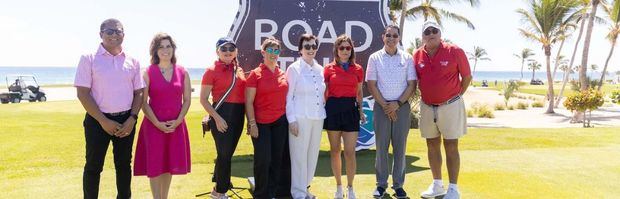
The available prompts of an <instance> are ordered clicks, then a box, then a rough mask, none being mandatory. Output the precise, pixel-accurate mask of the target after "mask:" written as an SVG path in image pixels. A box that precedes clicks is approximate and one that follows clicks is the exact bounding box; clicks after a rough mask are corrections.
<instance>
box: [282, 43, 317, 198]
mask: <svg viewBox="0 0 620 199" xmlns="http://www.w3.org/2000/svg"><path fill="white" fill-rule="evenodd" d="M317 49H318V40H317V39H316V37H315V36H314V35H310V34H303V35H301V38H299V45H298V50H299V53H300V54H301V58H300V59H298V60H297V61H295V62H293V63H292V64H291V65H290V66H289V67H288V69H287V70H286V78H287V82H288V85H289V87H288V93H287V95H286V118H287V119H288V122H289V133H290V134H291V135H292V136H289V147H290V154H291V195H292V196H293V198H294V199H304V198H314V195H312V194H310V193H309V192H308V185H310V182H311V181H312V178H313V177H314V171H315V170H316V163H317V160H318V157H319V146H320V144H321V131H322V129H323V119H325V81H324V79H323V67H322V66H321V65H319V64H318V63H317V61H316V60H314V57H315V55H316V52H317Z"/></svg>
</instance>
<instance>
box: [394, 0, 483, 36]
mask: <svg viewBox="0 0 620 199" xmlns="http://www.w3.org/2000/svg"><path fill="white" fill-rule="evenodd" d="M402 1H407V2H409V3H411V2H412V1H413V0H390V4H389V7H390V19H391V20H392V22H396V16H395V15H396V13H395V12H397V11H398V12H400V16H401V23H400V24H399V25H400V26H403V25H404V20H403V19H402V16H406V17H407V18H409V19H412V20H416V19H418V18H423V19H424V21H428V20H429V18H432V19H434V20H435V21H436V22H437V23H438V24H439V25H442V21H443V20H442V19H450V20H453V21H456V22H461V23H465V24H467V27H469V28H471V29H475V27H474V24H473V23H472V22H471V21H469V19H467V18H465V17H464V16H462V15H459V14H456V13H453V12H450V11H448V10H445V9H442V8H439V7H437V6H436V5H434V4H436V3H437V2H440V3H444V4H448V5H449V4H451V3H454V2H467V3H468V4H469V5H470V6H472V7H478V5H480V0H420V4H419V5H417V6H414V7H413V8H407V11H406V12H405V15H403V14H402V13H403V12H402V10H404V9H403V5H404V3H403V2H402ZM405 4H408V3H405ZM405 6H406V5H405Z"/></svg>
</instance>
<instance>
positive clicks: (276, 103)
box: [247, 63, 288, 124]
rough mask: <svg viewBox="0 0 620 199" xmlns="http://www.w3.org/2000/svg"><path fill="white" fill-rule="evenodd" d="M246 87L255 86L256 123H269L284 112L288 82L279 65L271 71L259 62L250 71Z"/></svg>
mask: <svg viewBox="0 0 620 199" xmlns="http://www.w3.org/2000/svg"><path fill="white" fill-rule="evenodd" d="M247 87H249V88H256V96H254V117H256V122H257V123H261V124H269V123H272V122H275V121H276V120H278V118H280V117H282V116H283V115H284V114H286V93H287V92H288V83H286V77H285V75H284V72H283V71H281V70H280V67H279V66H276V69H275V70H274V72H271V71H270V70H269V68H267V66H266V65H265V64H263V63H261V64H260V65H259V66H258V67H256V68H255V69H254V70H252V71H251V72H250V75H249V76H248V80H247Z"/></svg>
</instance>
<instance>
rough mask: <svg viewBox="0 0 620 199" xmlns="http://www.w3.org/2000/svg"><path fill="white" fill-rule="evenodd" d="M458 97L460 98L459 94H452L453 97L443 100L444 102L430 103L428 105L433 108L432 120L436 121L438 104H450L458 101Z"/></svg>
mask: <svg viewBox="0 0 620 199" xmlns="http://www.w3.org/2000/svg"><path fill="white" fill-rule="evenodd" d="M459 99H461V95H457V96H454V97H453V98H450V99H449V100H448V101H445V102H443V103H440V104H430V105H429V106H431V108H433V122H435V123H437V108H439V107H440V106H443V105H448V104H452V103H454V102H456V101H458V100H459Z"/></svg>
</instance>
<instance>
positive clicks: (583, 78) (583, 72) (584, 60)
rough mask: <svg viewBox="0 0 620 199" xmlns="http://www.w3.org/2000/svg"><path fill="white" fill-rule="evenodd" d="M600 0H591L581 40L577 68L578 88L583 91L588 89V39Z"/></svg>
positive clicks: (590, 36)
mask: <svg viewBox="0 0 620 199" xmlns="http://www.w3.org/2000/svg"><path fill="white" fill-rule="evenodd" d="M600 3H601V0H592V7H591V9H592V11H590V16H588V30H587V31H586V38H585V39H584V41H583V53H582V54H581V68H579V82H580V83H581V88H580V90H582V91H584V90H587V89H588V80H587V72H588V67H587V66H588V52H589V51H590V39H591V38H592V29H593V27H594V18H595V16H596V10H597V8H598V5H599V4H600Z"/></svg>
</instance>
